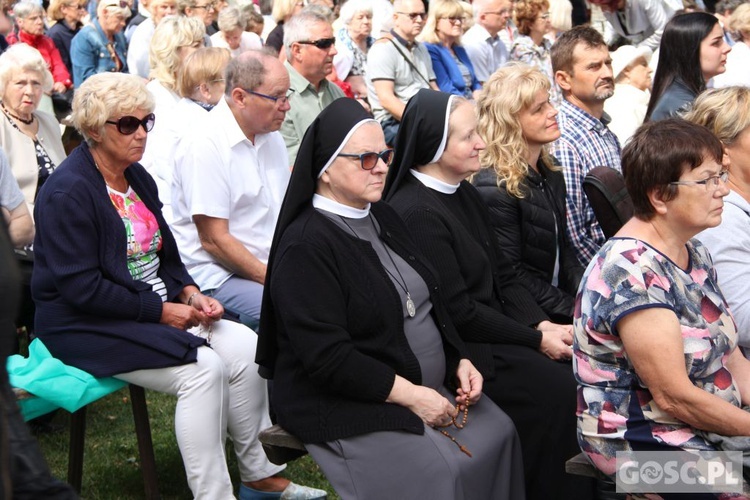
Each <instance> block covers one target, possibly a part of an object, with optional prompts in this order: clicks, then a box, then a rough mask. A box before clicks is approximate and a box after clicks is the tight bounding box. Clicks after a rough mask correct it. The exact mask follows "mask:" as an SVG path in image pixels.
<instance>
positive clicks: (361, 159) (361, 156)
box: [336, 148, 394, 172]
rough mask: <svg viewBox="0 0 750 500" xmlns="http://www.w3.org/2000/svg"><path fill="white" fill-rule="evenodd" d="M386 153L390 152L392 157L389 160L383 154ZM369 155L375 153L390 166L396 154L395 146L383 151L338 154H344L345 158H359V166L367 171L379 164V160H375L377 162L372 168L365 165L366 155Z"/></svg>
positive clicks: (341, 154) (342, 154)
mask: <svg viewBox="0 0 750 500" xmlns="http://www.w3.org/2000/svg"><path fill="white" fill-rule="evenodd" d="M385 153H389V154H390V158H389V159H388V161H385V158H383V155H384V154H385ZM369 155H375V156H377V158H378V160H383V163H385V165H386V166H387V167H389V166H390V165H391V163H393V156H394V154H393V148H386V149H384V150H383V151H381V152H380V153H376V152H375V151H365V152H364V153H359V154H355V153H339V154H337V155H336V156H342V157H344V158H358V159H359V166H360V167H362V170H366V171H368V172H369V171H370V170H373V169H374V168H375V167H377V166H378V160H375V163H373V165H372V167H370V168H367V167H365V157H366V156H369Z"/></svg>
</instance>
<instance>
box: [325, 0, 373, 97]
mask: <svg viewBox="0 0 750 500" xmlns="http://www.w3.org/2000/svg"><path fill="white" fill-rule="evenodd" d="M339 21H340V22H341V24H342V27H341V28H340V29H339V30H338V31H336V50H337V51H338V54H336V55H335V56H334V57H333V64H334V66H335V67H336V74H337V75H338V77H339V78H340V79H341V80H342V81H344V82H346V83H348V84H349V85H350V86H351V88H352V93H353V94H354V95H355V96H356V97H367V83H366V81H365V71H366V69H367V51H368V50H370V47H372V44H373V43H375V39H374V38H373V37H372V36H370V33H371V32H372V2H371V1H370V0H349V1H348V2H346V3H345V4H344V5H343V6H342V7H341V14H340V15H339Z"/></svg>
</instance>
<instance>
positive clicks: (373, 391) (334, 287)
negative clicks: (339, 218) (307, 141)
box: [261, 203, 467, 443]
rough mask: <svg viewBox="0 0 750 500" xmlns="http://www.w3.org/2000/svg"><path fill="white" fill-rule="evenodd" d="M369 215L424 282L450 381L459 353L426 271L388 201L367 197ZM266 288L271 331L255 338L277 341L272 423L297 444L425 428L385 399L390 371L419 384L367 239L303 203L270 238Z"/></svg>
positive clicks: (392, 295) (388, 285) (399, 317)
mask: <svg viewBox="0 0 750 500" xmlns="http://www.w3.org/2000/svg"><path fill="white" fill-rule="evenodd" d="M372 214H373V215H374V216H375V218H376V220H377V221H378V223H379V224H380V234H381V238H382V239H383V241H384V242H385V243H386V244H387V245H388V246H389V247H390V248H391V249H392V250H393V251H394V252H396V253H397V254H398V255H400V256H401V257H402V258H403V259H405V260H406V261H407V262H408V263H409V264H410V265H411V266H412V267H413V268H414V269H415V270H416V271H417V272H418V273H419V274H420V276H422V278H423V279H424V280H425V282H426V283H427V287H428V289H429V290H430V297H431V299H432V305H433V318H434V319H435V322H436V324H437V326H438V328H439V330H440V332H441V334H442V337H443V346H444V349H445V352H446V362H447V365H446V383H447V385H448V384H450V385H452V382H453V379H454V375H455V370H456V368H457V365H458V361H459V359H460V358H465V357H467V356H466V353H465V347H464V345H463V343H462V342H461V339H460V338H459V336H458V334H457V333H456V331H455V329H454V328H453V326H452V324H451V323H450V321H449V320H448V319H447V318H448V314H447V312H446V311H445V309H444V307H443V305H442V304H443V302H442V300H441V297H440V289H439V287H438V285H437V281H436V279H435V278H434V274H433V273H432V272H431V271H430V269H429V268H428V267H427V266H426V265H425V264H423V260H422V259H421V258H420V257H419V256H418V254H417V252H416V249H415V245H414V243H413V241H412V239H411V238H410V236H409V234H408V232H407V230H406V228H405V227H404V225H403V222H401V220H400V219H399V218H398V216H397V215H396V214H395V213H394V212H393V210H392V209H391V208H390V207H388V206H387V205H385V204H383V203H377V204H374V205H373V206H372ZM270 290H271V298H272V300H273V303H274V306H275V311H276V325H277V331H276V332H268V331H262V332H261V335H273V334H275V335H276V336H277V340H278V352H277V354H276V365H275V370H274V383H273V389H272V390H273V402H274V408H275V410H276V416H277V419H278V423H279V424H280V425H281V426H283V427H284V428H285V429H287V430H288V431H290V432H291V433H292V434H294V435H296V436H298V437H299V438H300V439H301V440H302V441H303V442H305V443H317V442H324V441H330V440H334V439H340V438H345V437H349V436H356V435H360V434H365V433H369V432H375V431H387V430H404V431H407V432H412V433H416V434H421V433H423V432H424V424H423V423H422V421H421V420H420V418H419V417H418V416H417V415H416V414H414V413H413V412H411V411H410V410H408V409H407V408H405V407H403V406H399V405H396V404H392V403H386V402H385V400H386V399H387V397H388V395H389V394H390V391H391V389H392V388H393V383H394V381H395V377H396V375H400V376H402V377H404V378H406V379H408V380H409V381H411V382H413V383H415V384H420V383H421V371H420V367H419V362H418V361H417V358H416V357H415V356H414V353H413V352H412V351H411V349H410V348H409V344H408V342H407V340H406V336H405V335H404V320H403V309H402V304H401V300H400V298H399V295H398V292H397V291H396V288H395V287H394V285H393V282H392V281H391V279H390V278H389V277H388V275H387V274H386V271H385V270H384V268H383V266H382V264H381V263H380V260H379V259H378V256H377V254H376V253H375V250H374V249H373V248H372V245H370V243H369V242H367V241H363V240H359V239H357V238H355V237H353V236H352V235H350V234H347V233H346V232H344V231H342V230H341V229H340V228H339V227H338V226H336V224H334V223H333V222H332V221H330V220H329V219H328V218H327V217H326V216H325V215H322V214H320V213H318V212H317V211H315V210H314V209H313V208H312V206H310V207H309V208H307V209H306V210H305V211H304V212H302V213H301V214H300V216H299V217H298V218H297V219H295V220H294V222H292V223H291V224H290V225H289V226H288V227H287V229H286V231H285V232H284V235H283V236H282V238H281V240H280V242H279V246H278V249H277V251H276V257H275V260H274V271H273V273H272V276H271V283H270ZM261 345H262V343H261Z"/></svg>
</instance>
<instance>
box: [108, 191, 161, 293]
mask: <svg viewBox="0 0 750 500" xmlns="http://www.w3.org/2000/svg"><path fill="white" fill-rule="evenodd" d="M107 191H108V192H109V199H110V200H112V204H113V205H114V206H115V209H116V210H117V213H118V214H119V215H120V218H121V219H122V222H123V224H125V232H126V233H127V242H128V243H127V245H128V246H127V252H128V270H129V271H130V275H131V276H132V277H133V279H134V280H139V281H145V282H146V283H148V284H150V285H151V286H152V288H153V290H154V291H155V292H156V293H158V294H159V295H160V296H161V299H162V301H164V300H166V298H167V288H166V286H165V285H164V282H163V281H162V279H161V278H160V277H159V276H158V274H157V273H158V272H159V255H158V254H157V252H158V251H159V250H161V245H162V238H161V229H159V223H158V222H157V221H156V217H155V216H154V214H153V213H152V212H151V210H149V209H148V207H146V204H145V203H143V200H141V198H140V196H138V193H136V192H135V191H133V188H132V187H129V188H128V191H127V193H121V192H119V191H115V190H114V189H112V188H110V187H109V186H108V187H107Z"/></svg>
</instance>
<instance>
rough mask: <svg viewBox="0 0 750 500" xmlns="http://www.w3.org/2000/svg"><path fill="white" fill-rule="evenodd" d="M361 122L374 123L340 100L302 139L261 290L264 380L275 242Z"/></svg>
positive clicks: (269, 355) (271, 332) (270, 359)
mask: <svg viewBox="0 0 750 500" xmlns="http://www.w3.org/2000/svg"><path fill="white" fill-rule="evenodd" d="M365 122H375V123H377V122H376V121H375V120H373V118H372V117H371V116H370V115H369V114H368V113H367V111H365V109H364V108H363V107H362V105H361V104H359V103H358V102H357V101H355V100H354V99H348V98H345V97H342V98H340V99H337V100H335V101H333V102H332V103H331V104H329V105H328V106H327V107H326V108H325V109H324V110H323V111H321V113H320V114H319V115H318V117H317V118H316V119H315V121H313V122H312V124H311V125H310V127H308V129H307V132H305V136H304V137H303V138H302V143H301V144H300V148H299V153H297V160H296V161H295V162H294V169H293V170H292V177H291V180H290V181H289V187H288V188H287V190H286V195H285V196H284V201H283V202H282V204H281V211H280V213H279V220H278V222H277V223H276V231H275V232H274V235H273V242H272V244H271V254H270V256H269V258H268V266H267V268H266V284H265V287H264V290H263V305H262V308H261V315H260V328H259V331H260V332H263V333H259V336H258V348H257V354H256V357H255V361H256V362H257V363H258V365H259V366H260V369H259V372H260V374H261V376H262V377H264V378H272V377H273V370H274V364H275V361H276V354H277V350H278V345H277V342H276V334H275V332H276V324H275V323H276V319H275V312H274V305H273V301H272V300H271V275H272V273H273V264H274V259H275V256H276V249H277V248H278V245H279V241H281V237H282V236H283V234H284V231H285V230H286V228H287V227H288V226H289V224H291V223H292V221H294V219H295V218H297V216H298V215H299V214H300V212H302V210H303V209H304V208H305V207H307V206H308V205H309V204H310V203H312V197H313V194H315V189H316V187H317V184H318V177H319V176H320V174H321V172H322V171H323V170H325V169H326V168H328V166H329V165H330V164H331V162H332V161H333V160H334V159H335V158H336V155H337V154H338V153H339V152H340V151H341V148H342V147H343V146H344V145H345V144H346V143H347V141H348V140H349V138H350V137H351V135H352V133H353V132H354V131H355V130H356V129H357V128H359V125H361V124H362V123H365Z"/></svg>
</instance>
